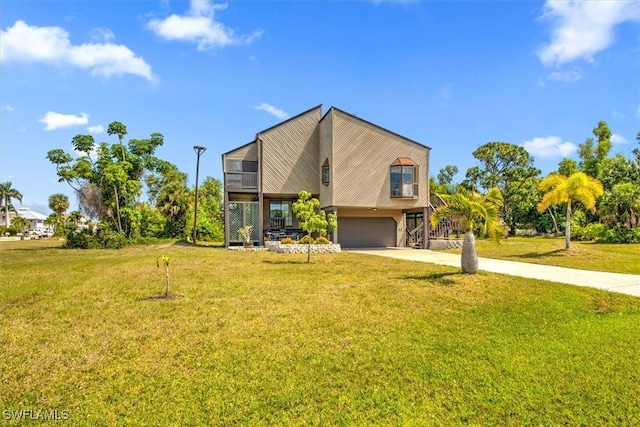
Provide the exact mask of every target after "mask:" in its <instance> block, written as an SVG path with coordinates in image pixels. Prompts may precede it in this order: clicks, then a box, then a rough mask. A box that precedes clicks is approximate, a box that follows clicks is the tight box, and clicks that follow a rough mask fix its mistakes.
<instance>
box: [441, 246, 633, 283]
mask: <svg viewBox="0 0 640 427" xmlns="http://www.w3.org/2000/svg"><path fill="white" fill-rule="evenodd" d="M476 246H477V250H478V256H480V257H485V258H495V259H504V260H507V261H520V262H529V263H533V264H544V265H555V266H558V267H569V268H578V269H582V270H594V271H608V272H611V273H626V274H640V244H604V243H595V242H573V241H572V242H571V249H570V250H569V251H565V250H564V238H543V237H509V238H508V239H504V240H502V241H501V242H500V244H498V245H497V244H495V243H493V242H490V241H488V240H486V239H478V240H476ZM446 252H451V253H460V249H452V250H449V251H446Z"/></svg>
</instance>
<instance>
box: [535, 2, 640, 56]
mask: <svg viewBox="0 0 640 427" xmlns="http://www.w3.org/2000/svg"><path fill="white" fill-rule="evenodd" d="M542 17H543V18H546V19H549V20H551V21H552V22H553V29H552V37H551V41H550V42H549V44H548V45H547V46H545V47H544V48H542V49H541V50H540V51H539V52H538V57H539V58H540V60H541V61H542V63H543V64H545V65H560V64H563V63H568V62H573V61H575V60H578V59H584V60H587V61H589V62H593V56H594V55H595V54H596V53H598V52H600V51H601V50H604V49H606V48H608V47H609V46H611V45H612V44H613V42H614V34H613V30H614V28H615V27H616V26H617V25H619V24H621V23H623V22H625V21H634V20H640V3H638V2H632V1H585V0H559V1H556V0H547V1H546V3H545V5H544V15H543V16H542Z"/></svg>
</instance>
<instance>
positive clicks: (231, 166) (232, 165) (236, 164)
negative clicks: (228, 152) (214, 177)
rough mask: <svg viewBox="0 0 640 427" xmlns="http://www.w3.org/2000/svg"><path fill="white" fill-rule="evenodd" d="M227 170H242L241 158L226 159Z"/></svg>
mask: <svg viewBox="0 0 640 427" xmlns="http://www.w3.org/2000/svg"><path fill="white" fill-rule="evenodd" d="M227 172H242V160H232V159H228V160H227Z"/></svg>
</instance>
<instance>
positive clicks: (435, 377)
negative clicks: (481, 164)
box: [0, 241, 640, 426]
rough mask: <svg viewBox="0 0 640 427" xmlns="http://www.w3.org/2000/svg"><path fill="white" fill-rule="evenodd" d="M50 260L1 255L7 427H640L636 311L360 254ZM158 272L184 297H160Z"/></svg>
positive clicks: (619, 302) (30, 251) (194, 250)
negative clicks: (52, 422) (51, 421)
mask: <svg viewBox="0 0 640 427" xmlns="http://www.w3.org/2000/svg"><path fill="white" fill-rule="evenodd" d="M52 246H56V244H55V242H52V241H42V242H40V241H39V242H15V243H13V242H8V243H5V242H3V243H1V244H0V260H1V261H0V262H1V270H0V271H1V275H2V276H1V278H0V279H1V288H0V304H1V305H0V307H1V314H0V321H1V325H2V329H1V335H0V337H1V343H0V344H1V348H2V358H0V376H1V378H0V406H1V408H0V410H2V411H3V412H2V413H3V414H4V416H5V418H4V420H6V421H8V422H9V423H11V422H12V421H11V420H9V419H7V415H6V414H10V413H12V412H4V411H18V410H33V411H36V410H56V409H57V410H59V411H62V410H65V411H68V414H69V420H68V421H69V422H72V423H73V424H74V425H81V426H82V425H86V426H94V425H118V426H119V425H176V426H177V425H190V426H197V425H202V426H210V425H235V424H241V425H306V424H312V425H313V424H315V425H393V426H395V425H469V424H471V425H638V424H640V408H639V407H638V405H637V396H639V395H640V368H638V358H637V354H638V348H640V334H638V329H639V327H640V298H634V297H631V296H626V295H622V294H616V293H607V292H604V291H600V290H596V289H591V288H584V287H574V286H567V285H560V284H554V283H550V282H543V281H536V280H528V279H521V278H515V277H508V276H502V275H498V274H490V273H481V274H478V275H475V276H469V275H461V274H458V273H457V270H458V269H456V268H450V267H444V266H436V265H431V264H425V263H418V262H408V261H398V260H393V259H387V258H380V257H374V256H367V255H361V254H355V253H341V254H314V255H313V256H312V259H311V261H312V262H311V264H307V263H306V254H299V255H285V254H275V253H267V252H253V253H249V252H231V251H227V250H225V249H222V248H215V247H205V246H198V247H193V246H186V245H180V244H165V245H157V246H137V247H129V248H125V249H123V250H88V251H82V250H62V249H58V248H56V247H52ZM159 255H167V256H169V257H170V258H171V266H170V269H171V292H172V293H174V294H179V295H181V296H182V297H181V298H175V299H171V300H164V299H149V298H148V297H150V296H154V295H158V294H161V293H163V291H164V272H163V271H162V270H161V269H158V268H157V267H156V260H157V258H158V256H159ZM14 422H15V424H21V423H22V421H14Z"/></svg>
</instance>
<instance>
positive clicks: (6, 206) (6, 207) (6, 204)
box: [4, 200, 9, 228]
mask: <svg viewBox="0 0 640 427" xmlns="http://www.w3.org/2000/svg"><path fill="white" fill-rule="evenodd" d="M4 223H5V225H6V226H7V228H9V201H8V200H5V202H4Z"/></svg>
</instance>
